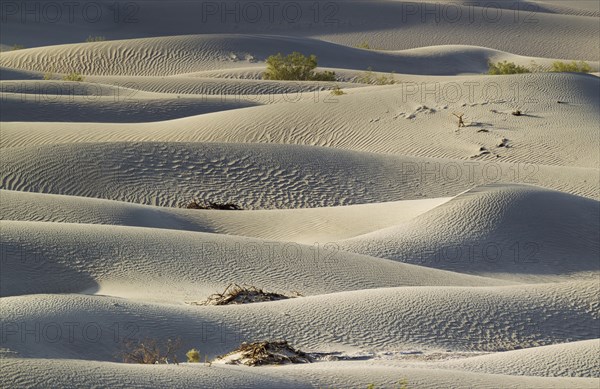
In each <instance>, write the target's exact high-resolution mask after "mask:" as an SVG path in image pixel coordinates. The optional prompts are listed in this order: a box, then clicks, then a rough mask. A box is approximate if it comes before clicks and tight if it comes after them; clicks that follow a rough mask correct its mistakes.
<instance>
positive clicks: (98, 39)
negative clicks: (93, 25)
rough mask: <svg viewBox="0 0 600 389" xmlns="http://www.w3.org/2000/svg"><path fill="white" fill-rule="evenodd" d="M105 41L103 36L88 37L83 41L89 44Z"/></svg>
mask: <svg viewBox="0 0 600 389" xmlns="http://www.w3.org/2000/svg"><path fill="white" fill-rule="evenodd" d="M105 40H106V38H105V37H103V36H95V35H90V36H88V37H87V39H86V40H85V41H86V42H88V43H90V42H104V41H105Z"/></svg>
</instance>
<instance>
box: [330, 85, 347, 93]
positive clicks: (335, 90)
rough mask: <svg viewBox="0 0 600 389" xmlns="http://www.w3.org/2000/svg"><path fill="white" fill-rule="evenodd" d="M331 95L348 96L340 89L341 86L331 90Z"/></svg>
mask: <svg viewBox="0 0 600 389" xmlns="http://www.w3.org/2000/svg"><path fill="white" fill-rule="evenodd" d="M330 93H331V94H332V95H333V96H341V95H345V94H346V92H344V91H343V90H342V88H340V86H339V85H336V86H334V87H333V89H332V90H331V92H330Z"/></svg>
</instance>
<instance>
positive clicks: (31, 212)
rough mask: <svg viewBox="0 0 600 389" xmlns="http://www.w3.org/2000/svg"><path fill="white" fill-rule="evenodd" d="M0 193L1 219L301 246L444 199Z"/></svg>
mask: <svg viewBox="0 0 600 389" xmlns="http://www.w3.org/2000/svg"><path fill="white" fill-rule="evenodd" d="M0 196H1V197H2V202H1V203H0V209H1V210H2V217H3V218H4V219H5V220H23V221H43V222H62V223H83V224H111V225H124V226H138V227H151V228H168V229H177V230H189V231H200V232H212V233H225V234H230V235H241V236H249V237H255V238H262V239H273V240H279V241H291V242H297V243H305V244H314V243H315V242H319V241H320V242H321V244H324V243H328V242H333V241H335V240H339V239H345V238H351V237H354V236H357V235H362V234H365V233H368V232H372V231H376V230H379V229H382V228H385V227H389V226H392V225H396V224H398V223H401V222H404V221H408V220H410V219H412V218H413V217H415V216H417V215H420V214H421V213H424V212H426V211H428V210H430V209H431V208H433V207H436V206H438V205H439V204H443V203H444V202H446V201H448V200H449V198H439V199H425V200H405V201H397V202H387V203H374V204H359V205H354V206H345V207H344V206H340V207H323V208H298V209H289V210H268V211H262V210H255V211H252V212H249V211H248V212H234V213H222V212H211V211H206V210H188V209H175V208H164V207H153V206H143V205H138V204H132V203H122V202H115V201H106V200H99V199H93V198H85V197H74V196H63V195H50V194H39V193H28V192H16V191H14V192H13V191H0ZM365 219H366V220H365Z"/></svg>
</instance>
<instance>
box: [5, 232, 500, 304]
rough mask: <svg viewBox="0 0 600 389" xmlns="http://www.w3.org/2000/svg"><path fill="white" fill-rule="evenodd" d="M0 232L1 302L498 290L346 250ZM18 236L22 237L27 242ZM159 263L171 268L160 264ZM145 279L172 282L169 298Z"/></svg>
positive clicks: (217, 239)
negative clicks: (388, 289)
mask: <svg viewBox="0 0 600 389" xmlns="http://www.w3.org/2000/svg"><path fill="white" fill-rule="evenodd" d="M2 230H3V231H2V238H3V256H4V257H5V258H6V263H5V265H4V266H3V267H4V268H5V269H6V271H5V272H3V273H2V283H3V285H2V293H3V295H6V296H14V295H21V294H25V291H30V292H31V293H68V292H72V293H74V292H81V291H84V290H89V291H90V293H93V292H97V291H98V290H100V291H101V292H100V293H102V294H116V295H121V294H122V293H125V294H126V295H127V294H128V293H132V294H133V295H136V296H138V297H139V298H152V299H155V300H157V299H158V300H161V301H164V300H165V299H167V300H168V299H172V298H176V300H177V301H178V302H179V303H183V302H184V301H187V300H189V299H192V300H201V299H203V298H205V297H206V296H208V295H209V294H212V293H213V292H215V291H217V290H218V289H220V290H222V289H224V288H225V287H226V286H227V285H228V284H229V283H231V282H237V283H240V284H242V283H245V284H249V285H262V286H264V287H265V288H267V289H268V288H270V289H275V290H279V291H287V292H288V293H289V292H294V291H298V292H300V293H302V294H305V295H310V294H316V293H329V292H333V291H341V290H356V289H360V288H375V287H384V286H399V285H421V284H423V283H424V284H426V285H502V284H506V282H503V281H500V280H494V279H487V278H482V277H473V276H469V275H462V274H452V273H450V272H445V271H439V270H435V269H428V268H422V267H420V266H414V265H410V264H401V263H397V262H394V261H389V260H385V259H380V258H371V257H365V256H362V255H356V254H352V253H346V252H342V251H339V250H337V249H336V246H331V245H325V244H322V245H310V246H309V245H300V244H296V243H288V242H270V241H266V240H259V239H251V238H244V237H235V236H227V235H221V234H207V233H201V232H189V231H179V230H171V229H164V228H162V229H150V228H135V227H117V226H101V225H91V224H69V223H43V222H21V221H3V222H2ZM24 231H29V233H30V234H29V235H28V237H27V238H24V237H23V236H22V234H23V233H24ZM78 242H79V247H78ZM167 257H176V258H177V261H174V262H173V263H171V264H169V266H168V267H165V266H164V265H162V261H163V259H164V258H167ZM144 263H145V264H144ZM257 263H261V265H260V266H257V265H256V264H257ZM142 264H144V265H142ZM369 269H370V270H369ZM149 280H155V281H154V282H157V283H160V284H161V285H162V287H166V286H167V285H170V289H171V291H170V297H169V296H165V295H164V294H163V292H162V291H161V290H160V288H159V289H156V288H155V286H154V285H153V284H154V282H149ZM125 281H126V283H125V284H124V283H123V282H125ZM121 289H122V290H123V291H125V292H121ZM108 290H114V292H108ZM34 291H35V292H34Z"/></svg>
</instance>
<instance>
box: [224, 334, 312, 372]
mask: <svg viewBox="0 0 600 389" xmlns="http://www.w3.org/2000/svg"><path fill="white" fill-rule="evenodd" d="M217 359H218V360H221V361H224V362H225V363H226V364H229V365H246V366H262V365H284V364H288V363H311V362H312V361H313V359H312V357H311V356H310V355H308V354H306V353H305V352H302V351H300V350H296V349H295V348H293V347H292V346H290V345H289V344H288V342H287V341H285V340H277V341H271V342H269V341H263V342H253V343H247V342H244V343H242V344H241V345H240V347H238V348H237V349H235V350H233V351H231V352H230V353H228V354H226V355H222V356H220V357H218V358H217Z"/></svg>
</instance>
